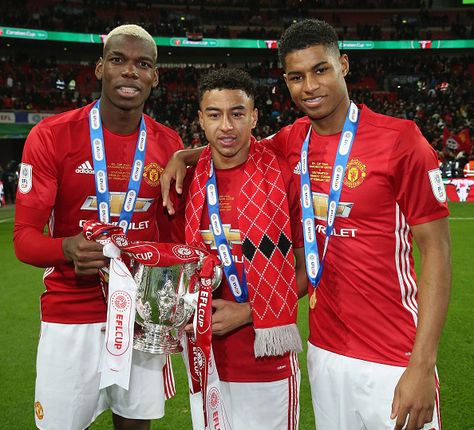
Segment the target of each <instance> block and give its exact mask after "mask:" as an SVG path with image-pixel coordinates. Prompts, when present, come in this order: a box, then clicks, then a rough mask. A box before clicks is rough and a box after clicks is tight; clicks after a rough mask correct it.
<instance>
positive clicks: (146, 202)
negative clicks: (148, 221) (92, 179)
mask: <svg viewBox="0 0 474 430" xmlns="http://www.w3.org/2000/svg"><path fill="white" fill-rule="evenodd" d="M124 199H125V193H117V192H111V193H110V216H119V215H120V212H121V210H122V206H123V202H124ZM152 203H153V199H146V198H142V197H138V198H137V202H136V203H135V210H134V212H146V211H147V210H148V209H149V208H150V206H151V205H152ZM81 210H85V211H96V210H97V197H96V196H88V197H87V198H86V200H85V202H84V203H83V204H82V206H81Z"/></svg>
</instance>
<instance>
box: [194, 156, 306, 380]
mask: <svg viewBox="0 0 474 430" xmlns="http://www.w3.org/2000/svg"><path fill="white" fill-rule="evenodd" d="M280 165H281V167H282V172H283V178H284V181H285V184H286V188H287V191H288V205H289V208H290V210H291V213H290V222H291V232H292V243H293V247H294V248H300V247H302V246H303V236H302V231H301V228H300V224H301V212H300V209H299V200H298V199H299V197H298V191H297V189H296V187H294V186H293V183H292V179H291V171H289V170H288V167H286V169H285V164H284V163H283V162H281V163H280ZM244 167H245V163H244V164H242V165H240V166H237V167H234V168H231V169H225V170H220V169H216V180H217V188H218V193H219V206H220V214H221V221H222V224H223V227H224V231H225V234H226V238H227V241H228V243H229V246H230V247H231V251H232V255H233V258H234V261H235V263H236V268H237V272H238V274H239V277H240V279H242V271H243V267H244V264H243V254H242V242H241V236H240V230H239V225H238V210H237V207H238V199H239V194H240V190H241V188H242V184H243V176H244V173H243V172H244ZM201 235H202V238H203V240H204V242H205V243H206V245H207V247H208V249H209V250H210V251H211V252H214V253H215V254H216V255H217V249H216V246H215V241H214V235H213V233H212V229H211V226H210V223H209V212H208V210H207V205H206V206H205V207H204V210H203V213H202V220H201ZM213 297H214V298H222V299H225V300H231V301H235V299H234V296H233V295H232V292H231V290H230V288H229V286H228V285H227V282H226V280H225V277H224V279H223V281H222V284H221V286H220V287H219V288H218V289H217V290H216V291H215V292H214V295H213ZM254 340H255V331H254V329H253V327H252V325H250V324H249V325H246V326H243V327H240V328H238V329H236V330H234V331H232V332H231V333H228V334H226V335H224V336H215V335H214V336H213V339H212V346H213V350H214V356H215V360H216V366H217V370H218V372H219V377H220V379H222V380H223V381H228V382H267V381H276V380H279V379H283V378H287V377H288V376H290V375H292V374H294V373H295V372H296V371H297V370H298V364H297V359H296V354H294V353H290V354H285V355H283V356H279V357H263V358H255V355H254V349H253V345H254Z"/></svg>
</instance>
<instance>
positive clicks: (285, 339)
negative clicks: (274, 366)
mask: <svg viewBox="0 0 474 430" xmlns="http://www.w3.org/2000/svg"><path fill="white" fill-rule="evenodd" d="M253 349H254V353H255V357H265V356H278V355H284V354H285V353H287V352H290V351H291V352H301V351H302V350H303V346H302V343H301V336H300V332H299V331H298V327H297V325H296V324H288V325H284V326H279V327H270V328H257V329H255V342H254V346H253Z"/></svg>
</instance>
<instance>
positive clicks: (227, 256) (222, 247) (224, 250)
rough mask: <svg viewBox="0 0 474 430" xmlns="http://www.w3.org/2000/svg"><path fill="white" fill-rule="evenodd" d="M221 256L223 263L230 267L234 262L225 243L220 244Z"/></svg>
mask: <svg viewBox="0 0 474 430" xmlns="http://www.w3.org/2000/svg"><path fill="white" fill-rule="evenodd" d="M218 250H219V256H220V257H221V260H222V264H223V265H224V266H226V267H229V266H230V265H231V264H232V259H231V258H230V254H229V250H228V249H227V246H225V244H221V245H219V248H218Z"/></svg>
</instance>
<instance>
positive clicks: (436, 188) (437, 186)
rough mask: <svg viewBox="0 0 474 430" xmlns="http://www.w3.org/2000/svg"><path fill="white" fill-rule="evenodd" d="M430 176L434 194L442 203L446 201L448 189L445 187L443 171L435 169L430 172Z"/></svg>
mask: <svg viewBox="0 0 474 430" xmlns="http://www.w3.org/2000/svg"><path fill="white" fill-rule="evenodd" d="M428 177H429V178H430V183H431V189H432V190H433V194H434V196H435V197H436V200H438V201H439V202H440V203H444V202H445V201H446V189H445V188H444V184H443V178H442V177H441V171H440V170H439V169H433V170H430V171H429V172H428Z"/></svg>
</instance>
